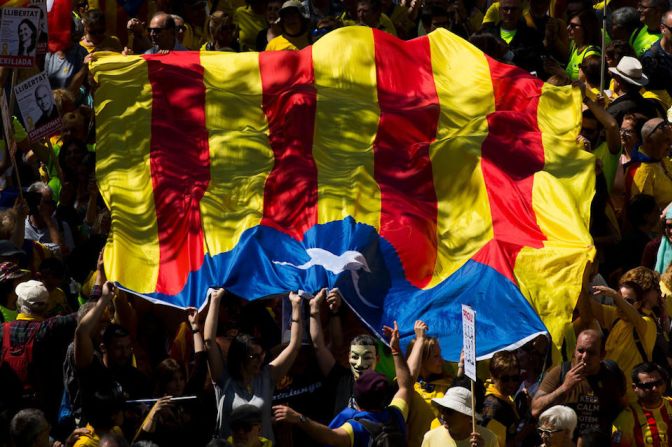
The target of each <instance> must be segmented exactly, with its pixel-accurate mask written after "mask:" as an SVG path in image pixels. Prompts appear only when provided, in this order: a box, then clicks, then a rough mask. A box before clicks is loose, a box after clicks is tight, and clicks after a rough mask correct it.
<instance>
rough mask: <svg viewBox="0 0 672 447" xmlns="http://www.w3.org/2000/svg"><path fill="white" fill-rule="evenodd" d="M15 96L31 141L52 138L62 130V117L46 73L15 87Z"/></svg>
mask: <svg viewBox="0 0 672 447" xmlns="http://www.w3.org/2000/svg"><path fill="white" fill-rule="evenodd" d="M14 95H15V96H16V102H17V103H18V105H19V110H20V111H21V118H22V123H23V126H24V127H25V128H26V131H27V132H28V138H29V139H30V141H36V140H39V139H40V138H44V137H48V136H51V135H53V134H55V133H56V132H58V131H59V130H60V129H61V117H60V115H59V113H58V109H57V108H56V104H55V103H54V95H53V94H52V93H51V87H50V86H49V79H48V77H47V74H46V73H45V72H42V73H40V74H38V75H35V76H33V77H32V78H29V79H27V80H26V81H24V82H22V83H21V84H19V85H17V86H16V87H14Z"/></svg>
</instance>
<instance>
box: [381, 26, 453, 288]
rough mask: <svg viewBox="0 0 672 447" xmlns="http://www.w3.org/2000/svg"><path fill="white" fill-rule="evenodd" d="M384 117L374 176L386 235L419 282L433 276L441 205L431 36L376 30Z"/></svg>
mask: <svg viewBox="0 0 672 447" xmlns="http://www.w3.org/2000/svg"><path fill="white" fill-rule="evenodd" d="M373 37H374V43H375V48H376V50H375V52H376V79H377V84H378V103H379V105H380V120H379V122H378V132H377V134H376V139H375V141H374V146H373V153H374V177H375V179H376V182H378V186H379V187H380V196H381V211H380V235H381V236H382V237H383V238H385V239H386V240H387V241H388V242H389V243H390V244H392V246H393V247H394V248H395V249H396V251H397V254H398V255H399V258H400V260H401V264H402V266H403V268H404V272H405V273H406V279H407V280H408V281H409V282H410V283H411V284H413V285H414V286H416V287H418V288H422V287H424V286H426V285H427V284H428V283H429V281H430V280H431V279H432V275H433V272H434V264H435V263H436V250H437V228H436V227H437V224H436V220H437V214H438V205H437V199H436V191H435V190H434V176H433V174H432V163H431V161H430V159H429V145H430V143H431V142H432V141H434V139H435V137H436V128H437V125H438V120H439V111H440V108H439V98H438V95H437V93H436V86H435V85H434V75H433V72H432V60H431V51H430V45H429V39H427V38H426V37H423V38H419V39H414V40H412V41H408V42H405V43H404V44H403V45H399V41H398V40H397V39H396V38H394V37H392V36H391V35H390V34H387V33H385V32H382V31H378V30H373Z"/></svg>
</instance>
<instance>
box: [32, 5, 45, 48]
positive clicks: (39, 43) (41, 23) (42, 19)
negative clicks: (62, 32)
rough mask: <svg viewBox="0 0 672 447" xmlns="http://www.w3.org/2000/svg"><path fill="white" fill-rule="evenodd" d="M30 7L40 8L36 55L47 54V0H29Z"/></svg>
mask: <svg viewBox="0 0 672 447" xmlns="http://www.w3.org/2000/svg"><path fill="white" fill-rule="evenodd" d="M30 8H36V9H39V10H40V20H39V22H38V23H39V25H38V32H39V34H38V36H37V55H38V56H41V55H43V54H47V43H48V41H49V24H48V21H47V0H30Z"/></svg>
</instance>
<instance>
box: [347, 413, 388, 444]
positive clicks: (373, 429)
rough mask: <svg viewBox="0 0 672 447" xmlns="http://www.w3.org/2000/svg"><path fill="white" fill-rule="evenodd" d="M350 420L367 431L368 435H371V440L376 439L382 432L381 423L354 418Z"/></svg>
mask: <svg viewBox="0 0 672 447" xmlns="http://www.w3.org/2000/svg"><path fill="white" fill-rule="evenodd" d="M352 420H354V421H356V422H359V423H360V424H362V427H364V429H365V430H366V431H368V432H369V434H370V435H371V439H376V438H377V437H378V435H380V434H381V433H382V432H383V424H381V423H378V422H374V421H372V420H369V419H364V418H363V417H356V418H353V419H352Z"/></svg>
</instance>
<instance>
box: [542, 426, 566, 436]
mask: <svg viewBox="0 0 672 447" xmlns="http://www.w3.org/2000/svg"><path fill="white" fill-rule="evenodd" d="M561 431H562V430H561V429H556V430H551V429H548V428H538V429H537V433H539V436H541V437H544V436H553V433H559V432H561Z"/></svg>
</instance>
